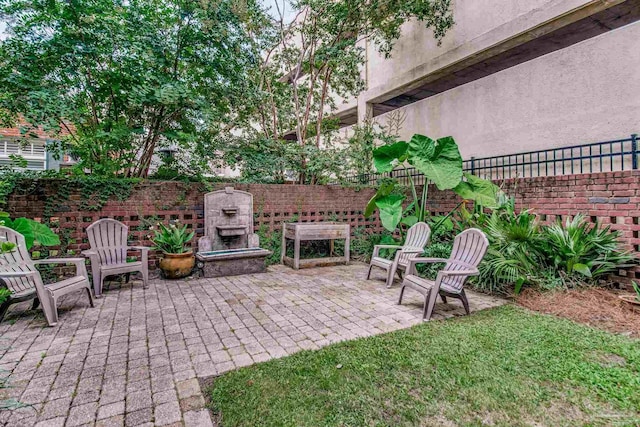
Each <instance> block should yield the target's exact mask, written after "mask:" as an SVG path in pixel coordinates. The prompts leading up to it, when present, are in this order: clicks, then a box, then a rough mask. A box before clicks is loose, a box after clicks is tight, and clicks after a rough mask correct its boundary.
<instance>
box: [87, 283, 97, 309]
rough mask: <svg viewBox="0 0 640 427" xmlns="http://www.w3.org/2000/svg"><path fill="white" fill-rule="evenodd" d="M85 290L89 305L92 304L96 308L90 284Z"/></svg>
mask: <svg viewBox="0 0 640 427" xmlns="http://www.w3.org/2000/svg"><path fill="white" fill-rule="evenodd" d="M84 290H85V291H87V296H89V304H91V307H95V305H94V303H93V295H91V288H90V287H89V285H88V284H87V287H86V288H84Z"/></svg>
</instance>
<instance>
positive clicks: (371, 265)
mask: <svg viewBox="0 0 640 427" xmlns="http://www.w3.org/2000/svg"><path fill="white" fill-rule="evenodd" d="M372 269H373V264H369V272H368V273H367V280H369V278H370V277H371V270H372Z"/></svg>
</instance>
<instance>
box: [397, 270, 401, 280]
mask: <svg viewBox="0 0 640 427" xmlns="http://www.w3.org/2000/svg"><path fill="white" fill-rule="evenodd" d="M396 272H397V273H398V277H399V278H400V280H402V270H400V269H397V270H396Z"/></svg>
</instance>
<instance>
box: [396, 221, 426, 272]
mask: <svg viewBox="0 0 640 427" xmlns="http://www.w3.org/2000/svg"><path fill="white" fill-rule="evenodd" d="M430 236H431V228H429V226H428V225H427V224H426V223H424V222H418V223H415V224H414V225H413V226H412V227H411V228H409V231H407V238H406V239H405V241H404V245H403V248H412V249H414V248H415V249H420V250H423V249H424V247H425V246H427V243H428V242H429V237H430ZM418 256H420V254H406V253H403V254H402V255H400V259H398V264H400V265H403V266H405V267H406V266H407V265H408V264H409V260H410V259H411V258H415V257H418Z"/></svg>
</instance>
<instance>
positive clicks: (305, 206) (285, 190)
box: [7, 180, 379, 268]
mask: <svg viewBox="0 0 640 427" xmlns="http://www.w3.org/2000/svg"><path fill="white" fill-rule="evenodd" d="M62 182H63V181H58V180H41V181H39V182H37V183H36V185H20V186H18V187H17V188H29V190H28V191H20V190H17V191H14V193H13V194H11V195H10V196H9V198H8V201H7V211H8V212H9V213H10V214H11V216H12V217H14V218H17V217H21V216H24V217H27V218H35V219H42V218H43V216H44V215H45V211H46V210H47V209H48V210H50V212H48V214H49V216H50V221H51V223H52V225H53V226H54V227H55V230H56V231H57V232H58V233H59V234H60V235H61V236H63V237H62V238H63V243H67V244H66V245H65V248H64V249H66V250H70V251H74V252H73V253H78V252H79V251H81V250H84V249H88V247H89V245H88V241H87V236H86V228H87V226H89V225H90V224H91V223H92V222H94V221H96V220H98V219H100V218H107V217H108V218H115V219H117V220H119V221H122V222H124V223H125V224H127V225H128V226H129V229H130V233H129V235H130V239H131V240H132V244H136V245H137V244H142V245H148V246H150V245H151V242H149V241H148V238H147V236H148V234H149V231H148V229H149V226H151V225H155V223H156V222H158V221H160V222H164V223H167V222H168V221H169V220H175V219H178V220H180V222H182V223H184V224H187V225H188V226H189V227H190V228H193V229H195V230H196V238H195V239H194V240H193V247H194V248H196V247H197V238H198V237H200V236H202V235H203V233H204V216H203V215H204V194H205V192H206V190H205V188H204V186H203V185H201V184H197V183H193V184H186V183H181V182H172V181H170V182H157V181H146V182H141V183H138V184H133V188H132V190H131V195H130V196H129V197H128V198H127V199H126V200H123V201H120V200H115V199H114V198H111V199H110V200H109V201H107V202H106V204H105V205H104V206H103V207H102V209H100V210H99V211H90V210H86V209H82V208H81V205H82V203H83V196H82V195H81V194H79V191H76V192H75V193H74V192H73V191H72V192H71V194H69V197H68V198H67V200H64V201H62V202H61V203H56V206H53V209H52V208H51V207H49V208H47V200H50V199H51V198H52V197H55V194H56V193H58V192H59V191H60V186H61V183H62ZM230 185H231V184H216V185H214V186H213V188H210V189H209V190H210V191H215V190H221V189H223V188H224V187H226V186H230ZM233 187H234V188H235V189H237V190H243V191H248V192H250V193H251V194H253V205H254V228H255V230H258V229H259V228H260V227H267V228H269V229H270V230H274V229H276V228H278V229H279V228H280V226H281V223H282V222H283V221H292V220H295V219H297V220H299V221H302V222H316V221H347V222H349V223H350V224H351V227H352V230H353V229H355V228H356V227H366V228H373V229H374V230H378V229H379V221H378V219H377V215H375V216H374V217H372V218H369V219H365V218H364V215H363V211H364V207H365V206H366V204H367V202H368V201H369V199H370V198H371V196H372V195H373V194H374V190H372V189H370V188H365V189H361V190H358V189H353V188H343V187H339V186H307V185H276V184H270V185H266V184H235V185H233ZM85 203H86V201H85ZM150 258H151V267H152V268H154V267H155V266H156V256H155V254H151V255H150Z"/></svg>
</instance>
